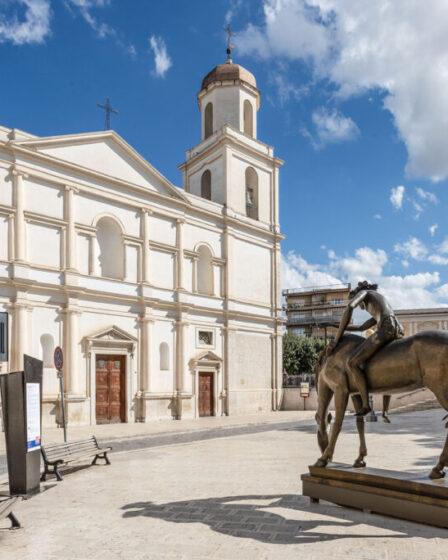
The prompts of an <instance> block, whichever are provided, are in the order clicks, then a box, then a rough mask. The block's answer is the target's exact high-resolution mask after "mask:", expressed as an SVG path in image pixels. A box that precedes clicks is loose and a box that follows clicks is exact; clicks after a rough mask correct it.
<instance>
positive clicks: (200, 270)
mask: <svg viewBox="0 0 448 560" xmlns="http://www.w3.org/2000/svg"><path fill="white" fill-rule="evenodd" d="M212 259H213V257H212V253H211V251H210V249H209V248H208V247H206V246H205V245H201V246H200V247H199V249H198V267H197V289H198V292H199V293H200V294H206V295H209V296H211V295H213V260H212Z"/></svg>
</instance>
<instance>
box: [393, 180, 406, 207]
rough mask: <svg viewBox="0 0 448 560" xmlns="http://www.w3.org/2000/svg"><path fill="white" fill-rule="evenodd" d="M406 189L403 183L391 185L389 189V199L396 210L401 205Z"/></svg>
mask: <svg viewBox="0 0 448 560" xmlns="http://www.w3.org/2000/svg"><path fill="white" fill-rule="evenodd" d="M405 191H406V189H405V187H403V185H399V186H398V187H392V188H391V190H390V201H391V203H392V206H393V207H394V208H395V209H396V210H400V208H401V207H402V206H403V197H404V193H405Z"/></svg>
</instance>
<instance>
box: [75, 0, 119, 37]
mask: <svg viewBox="0 0 448 560" xmlns="http://www.w3.org/2000/svg"><path fill="white" fill-rule="evenodd" d="M109 4H110V0H66V6H67V7H70V5H72V6H74V7H75V8H77V9H78V10H79V13H80V14H81V17H82V18H83V19H84V21H85V22H86V23H87V24H88V25H89V26H90V27H91V28H92V29H93V30H94V31H95V33H96V34H97V35H98V37H100V39H103V38H104V37H107V36H112V35H115V29H113V27H111V26H110V25H108V24H107V23H104V22H101V21H99V20H98V18H96V17H95V16H94V15H92V10H93V9H95V8H103V7H105V6H108V5H109Z"/></svg>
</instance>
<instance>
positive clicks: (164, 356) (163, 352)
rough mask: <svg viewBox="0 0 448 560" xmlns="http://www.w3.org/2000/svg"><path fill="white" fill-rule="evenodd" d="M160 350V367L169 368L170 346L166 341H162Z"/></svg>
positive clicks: (162, 368)
mask: <svg viewBox="0 0 448 560" xmlns="http://www.w3.org/2000/svg"><path fill="white" fill-rule="evenodd" d="M159 352H160V369H161V370H167V369H170V347H169V346H168V343H167V342H162V343H161V344H160V346H159Z"/></svg>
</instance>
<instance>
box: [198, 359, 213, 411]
mask: <svg viewBox="0 0 448 560" xmlns="http://www.w3.org/2000/svg"><path fill="white" fill-rule="evenodd" d="M204 374H207V375H211V376H212V384H213V386H212V409H211V414H210V416H216V413H217V406H216V396H217V394H218V392H217V390H216V387H215V385H216V372H215V371H214V370H212V369H210V368H209V369H207V370H206V369H199V370H198V373H197V381H198V385H197V387H198V391H197V399H196V401H197V402H196V408H197V412H198V418H210V416H200V415H199V398H200V396H199V379H200V377H201V375H204Z"/></svg>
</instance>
